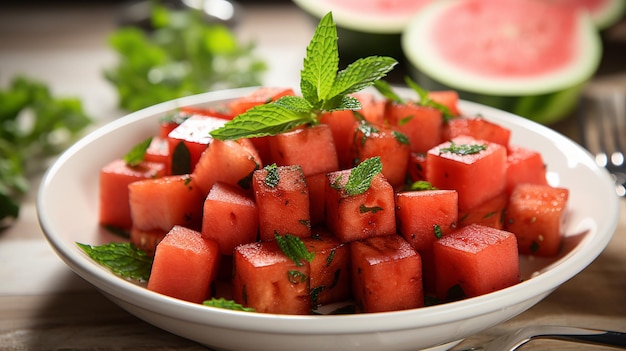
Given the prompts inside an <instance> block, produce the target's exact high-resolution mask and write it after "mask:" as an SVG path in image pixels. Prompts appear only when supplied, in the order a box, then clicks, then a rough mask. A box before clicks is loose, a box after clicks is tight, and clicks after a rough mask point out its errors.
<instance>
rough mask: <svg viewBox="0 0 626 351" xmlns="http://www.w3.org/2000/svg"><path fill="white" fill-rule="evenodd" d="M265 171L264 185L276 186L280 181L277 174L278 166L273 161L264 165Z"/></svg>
mask: <svg viewBox="0 0 626 351" xmlns="http://www.w3.org/2000/svg"><path fill="white" fill-rule="evenodd" d="M264 168H265V170H266V171H267V175H266V176H265V185H267V186H268V187H270V188H275V187H277V186H278V183H279V182H280V174H278V166H276V164H275V163H272V164H271V165H267V166H265V167H264Z"/></svg>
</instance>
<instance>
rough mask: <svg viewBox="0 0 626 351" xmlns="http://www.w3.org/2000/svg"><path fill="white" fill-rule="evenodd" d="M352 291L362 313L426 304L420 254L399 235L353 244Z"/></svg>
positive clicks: (351, 246)
mask: <svg viewBox="0 0 626 351" xmlns="http://www.w3.org/2000/svg"><path fill="white" fill-rule="evenodd" d="M349 246H350V256H351V260H352V284H353V289H352V290H353V294H354V299H355V301H356V304H357V307H358V308H359V310H361V311H362V312H366V313H369V312H388V311H398V310H404V309H409V308H417V307H422V306H424V290H423V286H422V261H421V258H420V255H419V254H418V253H417V252H416V251H415V250H414V249H413V248H412V247H411V245H410V244H409V243H408V242H406V241H405V240H404V239H403V238H402V237H401V236H399V235H388V236H381V237H374V238H368V239H364V240H359V241H353V242H351V243H350V245H349Z"/></svg>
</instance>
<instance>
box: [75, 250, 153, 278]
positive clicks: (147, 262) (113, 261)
mask: <svg viewBox="0 0 626 351" xmlns="http://www.w3.org/2000/svg"><path fill="white" fill-rule="evenodd" d="M76 245H78V247H80V248H81V249H82V250H83V251H85V253H86V254H87V255H88V256H89V257H91V259H92V260H94V261H96V262H98V263H99V264H101V265H103V266H105V267H107V268H109V269H110V270H111V271H112V272H113V273H115V274H117V275H120V276H122V277H126V278H130V279H136V280H139V281H148V279H149V278H150V271H151V270H152V261H153V258H152V257H150V256H148V254H147V253H146V252H145V251H143V250H140V249H139V248H137V247H136V246H135V245H133V244H132V243H127V242H112V243H109V244H105V245H98V246H92V245H87V244H81V243H76Z"/></svg>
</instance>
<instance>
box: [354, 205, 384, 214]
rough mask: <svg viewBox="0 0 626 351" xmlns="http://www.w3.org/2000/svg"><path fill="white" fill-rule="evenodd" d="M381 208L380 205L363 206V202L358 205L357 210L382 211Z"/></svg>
mask: <svg viewBox="0 0 626 351" xmlns="http://www.w3.org/2000/svg"><path fill="white" fill-rule="evenodd" d="M382 210H383V208H382V207H380V206H372V207H369V206H365V205H364V204H361V206H359V212H360V213H368V212H371V213H376V212H378V211H382Z"/></svg>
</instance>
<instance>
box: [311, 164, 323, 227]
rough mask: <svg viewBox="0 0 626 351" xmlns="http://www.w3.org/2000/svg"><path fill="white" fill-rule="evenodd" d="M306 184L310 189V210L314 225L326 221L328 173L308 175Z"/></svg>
mask: <svg viewBox="0 0 626 351" xmlns="http://www.w3.org/2000/svg"><path fill="white" fill-rule="evenodd" d="M306 184H307V187H308V189H309V212H310V215H311V225H312V226H314V225H316V224H320V223H322V222H323V221H324V213H325V206H324V194H325V190H326V173H318V174H313V175H310V176H307V177H306Z"/></svg>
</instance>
